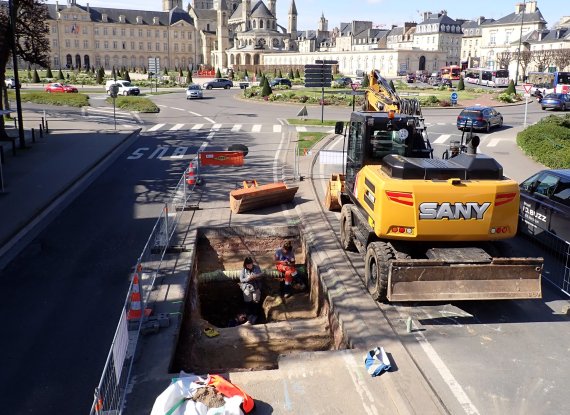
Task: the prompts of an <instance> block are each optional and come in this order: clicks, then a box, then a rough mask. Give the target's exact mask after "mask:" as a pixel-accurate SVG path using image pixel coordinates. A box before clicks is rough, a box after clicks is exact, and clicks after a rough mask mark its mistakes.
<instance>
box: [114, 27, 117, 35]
mask: <svg viewBox="0 0 570 415" xmlns="http://www.w3.org/2000/svg"><path fill="white" fill-rule="evenodd" d="M113 36H117V29H116V28H113Z"/></svg>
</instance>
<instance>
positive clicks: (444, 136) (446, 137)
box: [433, 134, 451, 144]
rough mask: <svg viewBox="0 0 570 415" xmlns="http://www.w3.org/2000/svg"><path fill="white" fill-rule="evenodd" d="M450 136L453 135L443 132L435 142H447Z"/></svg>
mask: <svg viewBox="0 0 570 415" xmlns="http://www.w3.org/2000/svg"><path fill="white" fill-rule="evenodd" d="M449 137H451V134H442V135H440V136H439V137H438V138H436V139H435V140H434V142H433V143H434V144H442V143H445V142H446V141H447V140H449Z"/></svg>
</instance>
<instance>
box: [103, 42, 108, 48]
mask: <svg viewBox="0 0 570 415" xmlns="http://www.w3.org/2000/svg"><path fill="white" fill-rule="evenodd" d="M103 47H104V48H105V49H109V42H108V41H107V40H106V41H105V42H103Z"/></svg>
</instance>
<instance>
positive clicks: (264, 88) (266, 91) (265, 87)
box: [261, 76, 273, 98]
mask: <svg viewBox="0 0 570 415" xmlns="http://www.w3.org/2000/svg"><path fill="white" fill-rule="evenodd" d="M262 82H263V84H262V85H261V96H262V97H263V98H265V97H268V96H269V95H271V94H272V93H273V91H272V90H271V87H270V86H269V81H268V80H267V78H266V77H265V76H264V77H263V79H262Z"/></svg>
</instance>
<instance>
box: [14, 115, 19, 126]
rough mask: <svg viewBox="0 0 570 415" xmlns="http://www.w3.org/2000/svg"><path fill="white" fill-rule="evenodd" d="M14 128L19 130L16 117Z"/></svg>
mask: <svg viewBox="0 0 570 415" xmlns="http://www.w3.org/2000/svg"><path fill="white" fill-rule="evenodd" d="M14 128H16V129H18V118H17V117H14Z"/></svg>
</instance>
